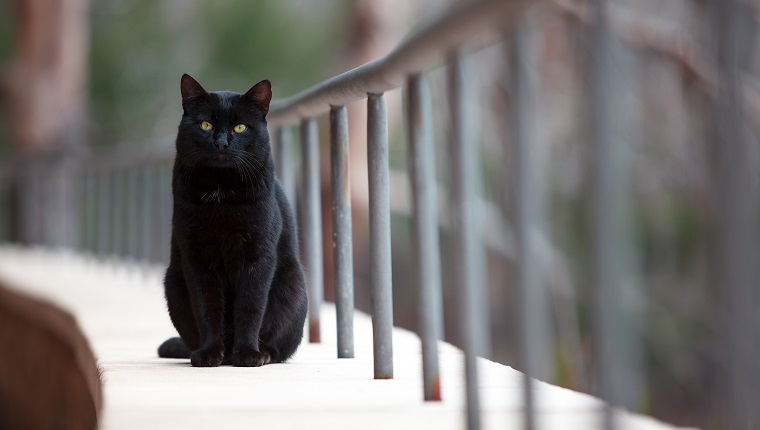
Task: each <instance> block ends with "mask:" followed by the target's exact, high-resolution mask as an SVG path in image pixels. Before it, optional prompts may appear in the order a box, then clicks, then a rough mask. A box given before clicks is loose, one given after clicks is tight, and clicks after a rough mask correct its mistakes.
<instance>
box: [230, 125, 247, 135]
mask: <svg viewBox="0 0 760 430" xmlns="http://www.w3.org/2000/svg"><path fill="white" fill-rule="evenodd" d="M247 128H248V127H246V126H245V124H238V125H236V126H235V128H234V129H233V130H235V133H242V132H244V131H245V129H247Z"/></svg>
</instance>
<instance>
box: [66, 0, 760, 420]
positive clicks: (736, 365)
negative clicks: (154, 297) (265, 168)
mask: <svg viewBox="0 0 760 430" xmlns="http://www.w3.org/2000/svg"><path fill="white" fill-rule="evenodd" d="M539 3H544V2H537V1H530V0H511V1H507V0H476V1H470V2H462V3H458V4H457V6H455V7H453V8H452V9H450V10H448V11H446V12H445V13H444V14H443V15H442V16H440V17H438V18H436V19H433V20H431V21H430V22H429V23H428V25H426V26H423V27H421V29H420V30H419V31H417V32H415V33H414V34H412V35H411V36H410V37H408V38H407V39H406V40H405V41H404V42H403V43H401V44H400V45H399V46H398V47H397V48H396V49H394V50H393V51H392V52H391V53H390V54H388V55H387V56H385V57H383V58H380V59H377V60H375V61H372V62H370V63H368V64H365V65H363V66H361V67H358V68H356V69H353V70H351V71H348V72H345V73H343V74H340V75H338V76H335V77H333V78H331V79H328V80H326V81H324V82H322V83H320V84H317V85H315V86H313V87H311V88H309V89H307V90H305V91H303V92H301V93H299V94H296V95H294V96H292V97H289V98H286V99H282V100H276V101H275V102H273V104H272V106H271V109H270V112H269V115H268V122H269V126H270V131H271V136H272V141H273V145H274V150H275V151H274V155H275V157H276V167H277V174H278V177H279V179H280V181H281V182H282V183H283V186H284V188H285V189H286V190H287V192H288V194H289V196H290V197H291V198H295V197H296V196H298V201H297V206H298V207H299V210H300V211H301V214H302V223H301V225H300V227H301V229H302V230H301V232H300V234H301V245H302V256H303V264H304V266H305V271H306V273H307V280H308V285H309V301H310V310H309V324H308V326H309V339H310V341H312V342H318V341H319V340H320V320H319V315H320V312H319V309H320V307H321V305H322V300H323V290H324V285H323V255H322V249H323V248H322V237H321V235H322V219H321V216H322V215H321V210H320V178H321V175H320V171H319V169H320V163H319V146H320V143H319V141H318V139H319V133H318V122H317V117H319V116H320V115H323V114H329V119H330V121H329V127H330V145H329V147H330V161H331V165H330V170H331V172H330V173H331V174H330V178H331V187H332V206H331V207H332V224H333V237H332V240H333V246H332V247H331V249H333V252H334V272H335V301H336V310H337V327H338V330H337V335H338V350H337V356H338V357H339V358H351V357H353V356H354V351H353V345H354V342H353V312H354V291H353V261H352V253H353V250H352V247H353V240H352V237H351V229H352V220H351V200H350V195H351V192H350V185H349V180H348V179H349V175H350V172H349V161H348V160H349V157H348V151H349V147H350V145H349V142H348V136H349V133H348V127H349V126H350V124H349V123H348V116H347V111H346V105H347V104H348V103H352V102H355V101H358V100H364V99H366V100H367V112H368V117H367V151H368V157H367V163H368V175H369V190H368V191H369V228H370V240H369V248H370V249H369V255H370V283H371V285H370V287H371V297H372V323H373V345H374V377H375V378H376V379H388V378H393V344H392V327H393V307H392V286H391V280H392V277H391V217H390V211H391V209H390V194H389V180H390V179H389V144H388V125H387V114H386V101H385V96H384V93H385V92H387V91H390V90H394V89H398V88H403V89H404V92H405V111H406V112H405V113H406V118H405V119H406V121H405V123H406V127H407V129H406V140H407V141H406V145H407V148H408V157H407V160H408V177H409V184H410V189H411V196H412V209H411V215H412V233H413V234H412V245H413V248H414V249H413V253H414V263H413V264H414V267H415V268H416V271H415V272H414V273H413V277H414V282H415V283H416V285H417V286H418V288H419V309H418V313H419V335H420V338H421V341H422V355H423V360H422V362H423V396H424V399H425V400H426V401H438V400H441V390H440V387H441V383H445V381H441V380H440V373H439V368H438V365H439V363H438V351H437V348H438V341H439V340H441V339H442V338H443V310H442V298H441V288H442V287H441V284H442V281H441V257H440V244H439V231H438V226H439V214H438V207H439V204H438V201H437V199H438V195H437V193H438V185H437V180H436V165H435V154H434V153H435V150H436V149H435V146H434V134H433V123H432V115H431V111H432V109H433V105H432V102H431V97H430V94H429V89H428V84H427V82H426V73H427V72H429V71H431V70H433V69H436V68H439V67H446V72H447V91H448V100H449V103H448V106H447V108H448V109H449V110H450V111H449V112H448V120H449V121H450V124H451V142H450V145H451V146H450V148H449V149H450V154H451V157H450V160H451V166H450V168H449V170H450V172H451V173H452V182H451V183H452V186H451V189H452V202H453V205H452V206H453V208H452V211H453V213H452V214H451V218H452V223H451V225H452V227H453V229H454V231H455V247H454V249H455V252H456V254H457V255H456V261H457V263H458V267H457V278H456V284H457V286H458V289H459V290H458V299H457V302H458V306H460V309H459V314H460V315H461V316H462V319H461V321H459V322H458V326H459V327H460V329H461V339H462V347H463V350H464V353H465V375H466V376H465V377H466V390H467V393H466V394H467V427H468V428H469V429H478V428H480V427H481V423H480V399H479V398H478V386H479V384H478V367H477V358H478V357H479V356H483V355H487V354H488V349H489V345H488V339H489V338H490V335H489V329H488V324H487V320H488V313H487V309H488V306H486V291H485V281H486V280H485V279H484V274H485V273H486V270H485V252H484V242H483V237H482V235H483V232H482V229H481V221H482V220H483V214H482V213H481V212H480V209H481V207H482V205H481V204H480V195H479V193H480V184H479V174H480V161H479V159H478V151H477V150H474V148H477V147H478V145H479V140H478V136H477V128H476V120H477V115H476V109H475V107H474V106H475V105H476V100H474V97H475V94H474V92H473V91H468V85H469V79H468V78H467V76H468V62H469V54H470V53H472V52H473V51H476V50H478V49H479V48H482V47H485V46H490V45H493V44H494V43H495V42H502V41H504V40H506V39H507V37H508V36H509V39H510V43H511V44H510V45H509V48H510V49H509V52H508V53H505V54H506V55H504V58H505V61H507V63H505V66H506V67H509V68H510V69H511V70H512V74H511V87H512V89H513V97H512V99H511V103H512V108H513V109H512V110H513V112H514V114H513V119H512V127H511V131H512V133H511V135H509V136H507V137H505V142H504V144H507V141H508V140H509V141H510V142H509V143H510V145H511V146H512V148H513V153H512V155H513V157H514V159H515V162H514V169H513V170H511V171H510V172H508V175H509V177H510V181H511V182H512V183H513V184H514V185H515V194H514V203H515V205H514V206H515V217H514V218H515V219H514V221H515V222H514V231H515V241H514V245H515V255H514V259H515V262H516V264H515V268H516V271H517V284H518V285H517V287H518V291H519V296H518V297H519V305H518V309H519V314H518V317H517V318H515V321H516V323H517V324H518V325H519V327H520V336H519V351H520V358H519V365H520V368H521V369H522V370H523V372H524V373H525V379H524V399H525V402H524V404H525V408H524V425H525V428H526V429H533V428H535V427H536V414H535V410H536V403H537V399H536V396H535V393H534V388H533V383H534V380H533V379H532V378H531V376H536V377H542V376H544V375H545V374H546V372H547V371H548V366H549V365H548V361H549V358H548V356H549V350H550V345H549V340H548V337H547V334H546V325H547V324H548V321H549V320H550V318H551V315H550V314H549V310H548V309H549V305H548V298H547V292H546V291H544V290H543V287H542V286H541V284H542V283H541V281H540V278H541V274H540V272H541V270H542V269H543V268H542V263H541V261H539V259H538V258H537V255H539V254H540V251H539V250H538V248H539V247H540V241H538V240H536V237H535V232H536V231H538V230H541V228H542V225H541V223H542V222H543V217H544V216H545V209H544V208H543V204H544V203H543V201H544V200H545V198H546V196H545V194H546V193H545V190H544V188H545V187H544V184H543V179H542V175H543V170H544V167H545V166H543V165H542V161H541V160H542V159H543V156H542V155H541V154H540V153H538V152H537V151H541V150H542V149H541V148H542V145H541V144H540V141H541V139H542V136H541V132H542V131H541V126H540V125H539V124H538V122H537V119H536V116H537V109H536V106H535V105H534V103H535V100H536V99H537V97H538V96H537V94H536V92H537V85H538V83H537V82H535V79H534V78H535V77H534V76H533V74H532V73H531V71H530V70H529V69H528V68H527V66H526V65H527V64H530V63H531V62H532V61H533V60H532V59H530V58H529V57H530V52H531V50H530V48H529V44H530V40H531V39H530V38H531V31H530V28H529V26H527V25H525V22H526V21H527V18H526V14H525V11H526V9H527V8H528V7H529V6H531V7H536V6H537V4H539ZM562 3H563V4H564V6H563V7H567V5H566V2H562ZM730 3H731V4H732V5H733V6H731V7H734V8H735V5H734V2H730ZM593 6H594V8H595V9H594V10H595V11H596V18H595V23H596V24H595V31H594V38H593V40H594V44H593V47H592V49H591V51H592V55H591V57H592V67H591V70H592V74H593V79H592V80H591V93H592V118H593V122H592V133H591V136H592V140H593V156H594V160H593V164H592V166H593V169H592V170H593V178H594V179H593V184H594V186H593V190H592V195H593V204H592V212H593V214H594V222H593V226H594V227H593V230H592V232H591V235H592V237H593V246H592V256H591V259H592V266H593V271H592V273H593V280H592V285H593V288H592V301H593V312H592V316H593V334H594V345H595V348H594V351H593V353H592V360H593V361H594V362H595V366H594V368H595V369H596V370H597V372H596V374H595V375H594V380H595V385H596V386H597V388H598V389H597V394H598V395H599V396H600V397H602V398H603V399H604V400H606V401H607V402H608V404H609V405H610V406H608V407H606V408H605V411H604V412H603V413H602V414H601V415H600V425H603V427H604V428H607V429H610V428H615V415H614V413H613V410H612V407H613V406H617V405H623V404H625V403H626V399H625V397H626V394H625V392H624V391H625V388H624V387H625V386H626V384H629V383H631V382H632V380H631V378H633V377H635V374H634V373H633V372H632V371H631V368H632V367H633V365H632V364H631V363H628V361H627V360H629V359H630V357H625V356H624V354H622V353H621V351H624V350H625V349H626V348H628V349H631V350H633V355H635V354H637V353H638V352H637V351H635V350H636V349H637V348H638V347H637V340H636V338H635V331H636V329H635V327H631V326H627V325H626V324H629V322H627V320H626V318H624V317H622V316H621V314H622V311H621V306H620V303H621V300H622V298H621V290H622V286H621V282H622V278H623V276H622V271H623V268H622V267H621V266H622V264H621V260H622V259H624V256H623V255H621V252H622V251H621V250H624V249H625V247H626V240H628V239H626V238H625V237H624V235H623V234H622V232H621V231H622V229H623V226H622V225H621V222H622V220H623V217H624V214H625V212H626V211H627V210H628V209H627V206H626V204H627V202H626V196H627V193H628V192H627V188H626V181H627V175H628V173H627V171H628V169H629V165H628V164H629V163H630V162H629V161H628V159H627V157H626V154H625V148H624V145H621V144H620V142H619V139H618V137H617V136H616V133H618V132H619V131H618V130H617V128H616V127H617V126H618V125H619V121H621V118H619V117H616V116H615V107H614V104H615V97H616V94H617V93H618V92H619V88H618V87H617V86H616V83H615V82H614V81H613V80H612V78H611V76H614V74H615V73H614V72H612V71H611V70H610V67H612V64H613V61H614V60H613V59H612V54H611V53H612V51H613V46H612V45H611V41H612V36H611V35H610V30H609V28H608V24H607V19H606V16H607V14H606V12H605V2H604V1H603V0H596V1H594V3H593ZM726 8H727V9H730V10H733V9H731V8H730V7H728V6H727V7H726ZM734 15H735V14H734ZM734 15H730V16H729V18H726V20H724V21H721V23H722V24H721V25H723V26H724V27H721V28H722V29H723V30H724V31H726V32H727V33H730V32H728V30H726V28H731V25H732V24H731V20H730V19H734V18H732V17H733V16H734ZM727 23H728V24H727ZM725 26H727V27H725ZM731 37H732V35H731V34H728V36H726V39H725V40H724V41H723V42H724V43H726V44H728V46H731V44H732V43H736V41H735V40H733V39H731ZM730 62H731V59H730V58H727V57H726V58H724V57H721V58H719V65H721V66H722V68H721V69H720V72H721V73H723V74H724V75H726V76H723V75H722V76H720V78H721V79H723V80H724V82H731V79H732V78H730V77H728V76H727V74H729V72H730V70H729V63H730ZM737 91H738V90H737V88H736V86H735V85H728V86H726V88H725V91H724V92H723V93H721V94H720V96H719V98H720V97H722V98H720V102H721V103H725V104H726V106H729V107H730V106H733V104H735V103H736V100H735V99H736V97H737ZM724 107H725V106H724ZM719 112H720V113H722V114H723V113H726V112H731V110H730V109H729V108H724V109H722V110H720V111H719ZM737 118H738V117H737V116H729V117H727V118H725V121H726V124H728V125H726V126H725V127H724V128H721V129H720V130H719V134H718V137H717V138H718V139H725V138H731V139H730V140H731V142H732V146H725V145H724V146H721V148H722V149H721V151H719V156H720V157H722V158H721V160H722V162H723V164H721V168H722V169H726V171H721V172H718V179H719V180H718V181H717V185H716V186H717V187H718V188H719V189H720V193H719V194H718V195H719V196H720V200H721V207H722V208H724V210H723V211H721V213H720V214H719V217H718V226H717V228H718V229H719V230H720V232H721V234H720V235H719V236H718V238H719V239H718V249H717V251H716V253H717V259H718V267H719V269H718V271H717V272H718V273H719V274H720V276H722V277H724V278H725V280H726V283H725V287H726V288H725V291H726V292H725V293H724V294H725V295H726V297H727V301H728V302H729V306H728V307H727V308H726V309H723V311H724V312H725V313H726V314H727V315H726V316H725V321H726V324H727V328H729V329H730V331H729V332H730V333H732V336H731V339H730V340H729V341H728V344H729V346H730V348H729V349H728V352H727V354H728V357H729V358H727V359H726V361H727V362H730V363H731V364H732V367H731V369H732V372H731V375H730V376H731V378H732V380H731V383H729V384H728V387H729V388H728V393H727V394H728V395H729V396H728V397H727V399H728V400H726V402H727V403H726V408H730V410H731V414H730V416H731V417H732V418H730V420H731V422H732V423H733V424H735V428H742V427H741V426H742V425H743V423H742V421H741V420H742V419H746V420H750V419H751V417H752V416H753V415H752V414H753V413H755V412H752V408H753V406H755V405H754V404H753V403H752V402H751V401H750V400H748V399H753V398H754V399H757V398H760V392H758V388H757V386H758V385H760V384H755V385H751V381H752V378H751V377H748V379H747V381H746V382H745V381H742V375H744V376H749V375H755V376H754V378H756V379H755V380H757V379H760V375H758V374H757V372H756V371H755V370H752V365H753V362H752V361H751V358H752V357H754V358H758V357H759V356H760V343H758V342H757V341H756V336H757V332H753V331H752V327H760V318H759V317H758V316H757V311H756V310H755V309H753V308H752V307H751V306H749V305H750V304H751V303H753V300H755V302H754V303H757V302H758V301H759V300H758V299H757V294H758V293H757V289H756V285H754V284H753V282H754V283H756V281H755V280H756V279H757V278H756V277H753V276H754V275H756V274H757V271H756V270H754V269H753V267H752V260H751V259H748V258H744V256H746V255H748V254H749V255H754V254H752V253H753V252H757V249H756V248H757V247H752V246H750V245H747V243H746V240H742V237H741V236H742V234H743V233H742V232H745V231H757V221H756V220H752V219H748V218H747V217H746V216H745V215H746V214H749V213H752V212H751V211H752V210H754V209H753V208H752V207H748V206H747V205H748V204H751V203H752V202H756V201H757V199H756V197H757V196H750V195H749V193H750V191H749V190H748V189H747V188H743V187H744V185H745V184H746V183H747V182H748V181H749V182H751V181H753V180H755V179H752V178H751V177H752V172H751V171H750V170H751V164H749V163H746V162H744V161H746V160H742V159H740V158H739V159H737V158H736V157H737V155H736V154H741V153H743V152H742V151H745V152H746V151H749V149H748V148H749V146H750V145H751V143H750V139H749V138H748V137H747V136H743V135H739V134H740V133H739V132H738V131H737V130H742V126H741V125H740V124H734V122H736V121H737ZM623 120H624V119H623ZM731 124H733V125H735V126H734V127H731V126H730V125H731ZM294 127H295V128H298V131H299V133H295V134H297V135H298V136H300V139H299V140H300V148H301V149H300V153H301V159H302V161H301V164H300V179H301V182H300V184H296V183H295V181H296V177H297V175H296V164H295V160H294V157H293V155H292V154H293V153H294V152H295V151H294V149H295V148H294V142H292V141H291V137H292V136H293V134H294V133H291V131H292V130H291V129H292V128H294ZM736 133H739V134H736ZM718 146H720V145H718ZM154 147H155V146H154ZM161 147H162V148H171V147H172V145H170V144H167V145H163V146H161ZM127 151H129V150H127ZM172 159H173V153H172V152H171V151H164V152H161V153H156V152H146V153H144V154H140V153H130V152H126V153H118V152H117V153H110V154H107V155H105V156H103V157H98V158H94V159H93V160H91V162H90V163H89V165H87V166H84V172H85V173H84V174H83V176H82V181H81V184H82V196H83V199H82V201H83V204H82V214H81V217H80V218H81V223H82V225H83V226H84V228H83V243H82V248H83V249H85V250H88V251H91V252H93V253H95V254H97V255H101V256H109V255H118V256H129V257H131V258H133V259H134V260H135V261H162V260H163V259H164V257H165V256H166V255H168V244H169V235H170V225H169V219H170V210H171V208H170V204H171V196H170V191H169V182H170V178H171V169H170V166H171V162H172ZM729 166H738V167H737V169H735V170H733V171H732V170H731V169H730V167H729ZM748 178H749V179H748ZM755 186H756V184H755ZM296 188H298V189H299V192H298V193H296V192H295V189H296ZM754 189H755V188H753V190H754ZM752 199H754V200H752ZM748 247H749V248H748ZM750 248H751V249H750ZM731 310H738V312H736V313H732V312H731ZM746 338H750V341H749V346H743V344H742V340H743V339H746ZM753 338H755V341H754V343H753V341H752V340H751V339H753ZM759 382H760V381H759ZM753 396H755V397H753ZM755 414H756V413H755ZM754 416H755V417H756V416H757V415H754ZM755 419H757V418H755Z"/></svg>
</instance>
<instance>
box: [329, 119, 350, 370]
mask: <svg viewBox="0 0 760 430" xmlns="http://www.w3.org/2000/svg"><path fill="white" fill-rule="evenodd" d="M330 166H331V169H330V170H331V174H330V178H331V181H330V182H331V184H332V222H333V262H334V267H335V311H336V315H337V324H338V358H354V258H353V248H352V245H351V182H350V173H349V167H348V114H347V113H346V107H345V106H332V107H331V108H330Z"/></svg>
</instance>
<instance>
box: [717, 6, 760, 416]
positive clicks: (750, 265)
mask: <svg viewBox="0 0 760 430" xmlns="http://www.w3.org/2000/svg"><path fill="white" fill-rule="evenodd" d="M713 7H714V10H715V11H716V15H717V16H716V17H715V18H716V19H715V24H716V28H715V35H716V41H717V51H716V54H717V57H716V66H717V72H718V78H719V82H718V84H719V85H718V95H717V99H716V102H715V105H714V110H713V111H712V116H713V118H714V120H715V121H716V127H717V130H716V131H717V133H715V134H714V136H715V137H714V139H715V140H714V142H713V151H714V152H713V154H714V155H715V183H714V200H713V207H714V213H713V216H714V217H715V237H714V240H713V244H714V246H715V251H714V254H713V255H714V257H715V263H714V264H715V267H714V272H713V274H712V277H713V279H712V281H713V283H714V284H715V285H714V287H715V289H714V290H715V291H717V292H718V298H719V310H720V312H719V315H720V321H719V324H720V329H721V330H720V332H721V333H722V334H721V337H723V339H722V340H721V342H720V343H719V345H720V349H719V351H716V355H717V356H719V357H721V359H722V363H721V370H722V371H721V376H722V378H723V380H722V381H721V383H722V384H723V387H722V389H721V390H720V392H719V394H718V395H717V396H716V398H718V399H719V401H720V403H721V404H720V413H721V414H722V416H721V422H720V423H719V425H721V426H725V428H732V429H750V428H753V429H756V428H758V426H760V412H758V402H759V401H760V370H758V369H759V366H758V363H760V310H759V309H760V288H759V287H758V279H759V278H760V271H758V265H759V264H760V249H759V247H758V242H759V240H758V238H759V237H760V225H759V224H760V221H758V220H759V219H760V218H758V217H759V216H760V213H759V212H760V151H759V150H758V148H760V145H758V141H757V135H756V134H754V132H753V131H752V129H751V126H750V122H749V117H748V115H747V113H745V111H744V109H745V106H744V105H745V100H746V99H745V97H744V94H743V91H744V89H743V86H742V81H743V79H742V78H743V76H742V75H743V74H745V73H746V72H747V71H748V70H750V69H751V68H752V65H750V60H751V58H752V55H751V49H753V45H755V44H756V42H753V41H756V39H757V36H756V34H753V33H752V31H753V29H752V28H751V26H752V24H749V22H748V21H747V20H746V18H745V16H744V15H745V14H751V12H750V11H749V9H750V5H749V4H746V5H745V4H743V2H740V1H737V0H725V1H722V2H720V4H719V5H718V4H714V5H713ZM756 25H757V24H756V23H755V24H754V26H756ZM747 75H749V74H747Z"/></svg>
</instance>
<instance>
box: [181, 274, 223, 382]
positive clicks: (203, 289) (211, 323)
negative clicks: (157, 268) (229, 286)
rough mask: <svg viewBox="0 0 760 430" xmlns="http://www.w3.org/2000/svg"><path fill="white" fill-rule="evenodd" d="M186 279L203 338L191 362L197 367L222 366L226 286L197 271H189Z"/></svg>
mask: <svg viewBox="0 0 760 430" xmlns="http://www.w3.org/2000/svg"><path fill="white" fill-rule="evenodd" d="M188 275H189V276H188ZM185 278H186V280H187V286H188V289H189V291H190V298H191V301H192V306H193V313H194V314H195V320H196V323H197V325H198V331H199V332H200V337H201V339H200V340H201V342H200V347H199V348H198V349H196V350H195V351H193V352H191V353H190V363H191V364H192V365H193V366H195V367H216V366H219V365H221V364H222V360H224V332H223V326H224V288H223V286H222V285H221V283H220V282H218V281H216V280H214V279H210V278H208V277H204V276H201V275H199V274H197V273H193V274H188V273H186V274H185Z"/></svg>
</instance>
